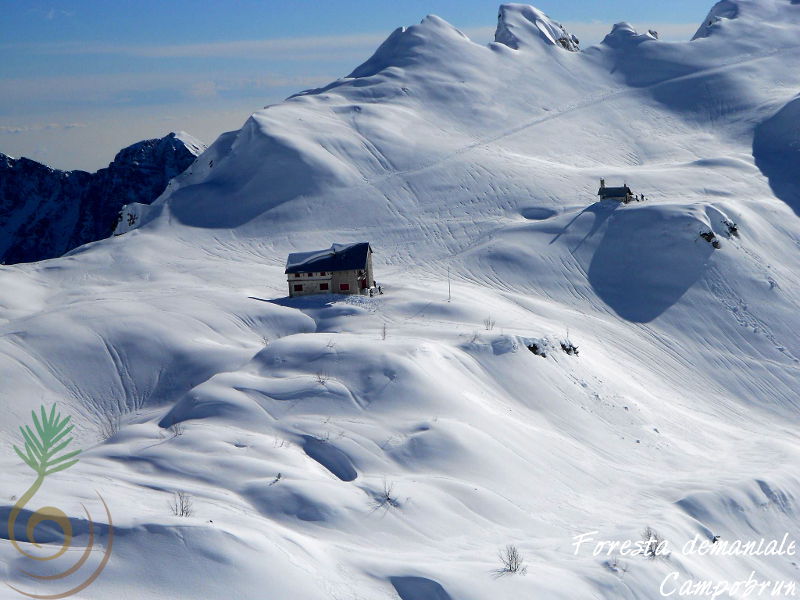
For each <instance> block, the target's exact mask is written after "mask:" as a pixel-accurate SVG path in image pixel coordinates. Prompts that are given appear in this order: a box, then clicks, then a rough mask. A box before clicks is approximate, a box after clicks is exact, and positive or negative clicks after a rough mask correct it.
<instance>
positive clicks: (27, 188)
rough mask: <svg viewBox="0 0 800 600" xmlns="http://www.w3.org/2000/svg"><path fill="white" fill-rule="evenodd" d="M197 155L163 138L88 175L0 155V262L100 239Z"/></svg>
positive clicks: (184, 143)
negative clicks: (135, 204)
mask: <svg viewBox="0 0 800 600" xmlns="http://www.w3.org/2000/svg"><path fill="white" fill-rule="evenodd" d="M204 149H205V146H203V145H202V144H201V143H200V142H197V140H194V139H193V138H192V137H191V136H188V135H186V134H183V133H181V134H176V133H170V134H169V135H167V136H165V137H163V138H161V139H153V140H144V141H142V142H137V143H136V144H133V145H132V146H128V147H127V148H124V149H123V150H120V151H119V152H118V153H117V155H116V157H115V158H114V160H113V162H111V164H109V165H108V167H106V168H105V169H100V170H99V171H97V172H96V173H87V172H85V171H60V170H57V169H51V168H50V167H47V166H46V165H43V164H41V163H38V162H36V161H33V160H30V159H27V158H20V159H13V158H11V157H9V156H6V155H4V154H0V262H2V263H5V264H14V263H20V262H33V261H37V260H43V259H46V258H54V257H56V256H61V255H62V254H64V253H65V252H68V251H70V250H72V249H73V248H77V247H78V246H81V245H83V244H86V243H88V242H93V241H95V240H99V239H101V238H105V237H108V236H109V235H111V232H112V230H113V228H114V225H115V223H116V219H117V214H118V213H119V210H120V208H122V206H123V205H125V204H130V203H132V202H139V203H142V204H150V203H151V202H152V201H153V200H155V199H156V198H158V196H159V195H160V194H161V192H163V191H164V188H166V186H167V183H168V182H169V180H170V179H172V178H173V177H175V176H176V175H178V174H180V173H181V172H183V171H184V170H185V169H186V168H187V167H188V166H189V165H190V164H192V162H194V160H195V158H196V157H197V156H198V155H199V154H200V153H201V152H202V151H203V150H204Z"/></svg>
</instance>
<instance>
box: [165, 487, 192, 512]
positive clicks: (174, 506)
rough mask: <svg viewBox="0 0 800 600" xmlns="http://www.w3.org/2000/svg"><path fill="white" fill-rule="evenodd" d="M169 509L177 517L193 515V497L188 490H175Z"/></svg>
mask: <svg viewBox="0 0 800 600" xmlns="http://www.w3.org/2000/svg"><path fill="white" fill-rule="evenodd" d="M169 509H170V510H171V511H172V514H173V515H175V516H176V517H191V516H192V515H193V514H194V508H193V507H192V497H191V496H190V495H189V494H187V493H186V492H175V493H174V494H173V496H172V502H171V503H170V505H169Z"/></svg>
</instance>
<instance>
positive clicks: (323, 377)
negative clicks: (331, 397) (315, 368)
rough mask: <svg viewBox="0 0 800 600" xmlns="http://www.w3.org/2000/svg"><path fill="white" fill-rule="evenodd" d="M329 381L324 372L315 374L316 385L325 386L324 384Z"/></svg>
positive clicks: (328, 376)
mask: <svg viewBox="0 0 800 600" xmlns="http://www.w3.org/2000/svg"><path fill="white" fill-rule="evenodd" d="M329 379H330V375H328V374H327V373H325V372H324V371H319V372H317V383H318V384H320V385H325V384H326V383H328V380H329Z"/></svg>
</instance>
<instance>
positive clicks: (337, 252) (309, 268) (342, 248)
mask: <svg viewBox="0 0 800 600" xmlns="http://www.w3.org/2000/svg"><path fill="white" fill-rule="evenodd" d="M371 251H372V248H371V247H370V245H369V242H357V243H354V244H333V245H332V246H331V247H330V248H328V249H326V250H312V251H311V252H293V253H291V254H290V255H289V258H287V259H286V271H284V272H285V273H309V272H313V271H349V270H351V269H363V268H365V267H366V265H367V256H369V253H370V252H371Z"/></svg>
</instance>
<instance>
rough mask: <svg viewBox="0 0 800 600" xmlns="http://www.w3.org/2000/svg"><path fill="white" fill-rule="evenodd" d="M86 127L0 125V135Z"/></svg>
mask: <svg viewBox="0 0 800 600" xmlns="http://www.w3.org/2000/svg"><path fill="white" fill-rule="evenodd" d="M81 127H87V124H86V123H75V122H72V123H31V124H28V125H0V134H19V133H31V132H34V131H53V130H65V129H78V128H81Z"/></svg>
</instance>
